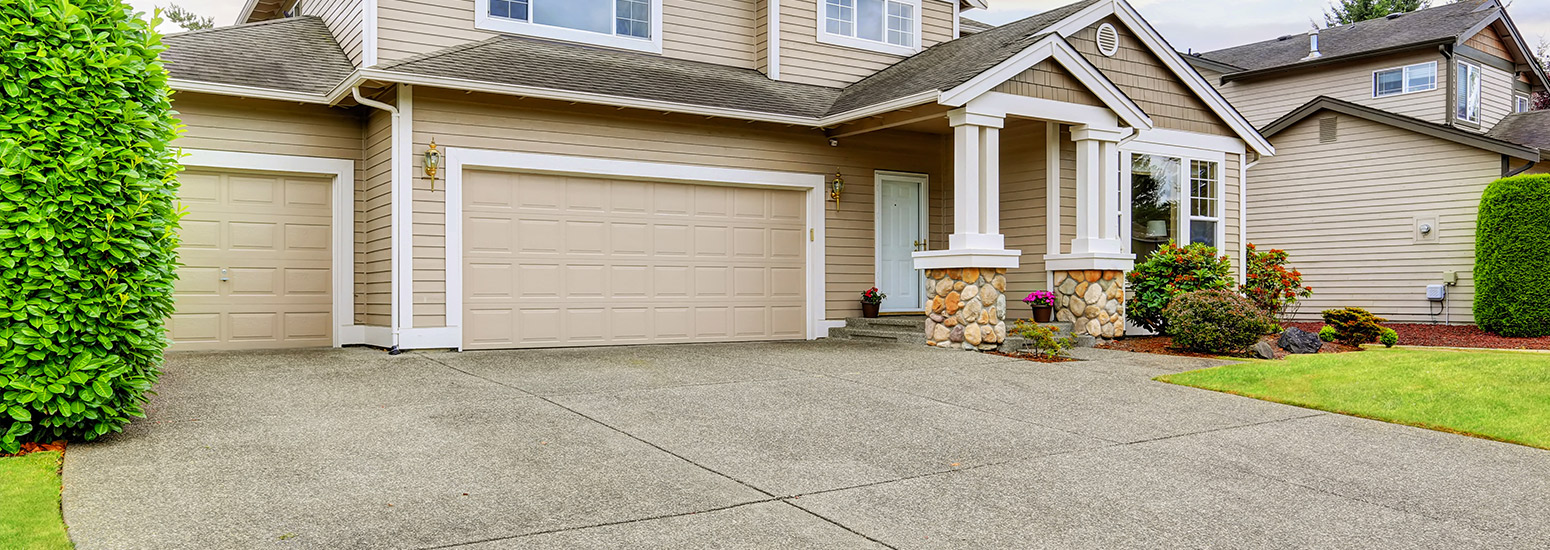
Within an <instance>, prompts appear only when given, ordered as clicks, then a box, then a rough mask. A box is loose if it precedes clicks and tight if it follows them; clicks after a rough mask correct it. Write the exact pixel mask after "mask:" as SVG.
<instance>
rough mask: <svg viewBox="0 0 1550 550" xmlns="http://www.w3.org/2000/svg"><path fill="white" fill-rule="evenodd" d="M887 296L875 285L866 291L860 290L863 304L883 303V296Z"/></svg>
mask: <svg viewBox="0 0 1550 550" xmlns="http://www.w3.org/2000/svg"><path fill="white" fill-rule="evenodd" d="M887 297H888V295H887V294H883V291H881V290H878V289H877V287H875V286H874V287H872V288H869V289H867V291H866V292H862V293H861V303H863V304H881V303H883V298H887Z"/></svg>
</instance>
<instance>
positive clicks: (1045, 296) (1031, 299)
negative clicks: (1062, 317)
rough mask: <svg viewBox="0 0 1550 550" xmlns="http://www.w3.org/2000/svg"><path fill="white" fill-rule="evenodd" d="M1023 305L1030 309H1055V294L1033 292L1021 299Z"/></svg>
mask: <svg viewBox="0 0 1550 550" xmlns="http://www.w3.org/2000/svg"><path fill="white" fill-rule="evenodd" d="M1023 303H1025V304H1028V305H1029V306H1032V307H1055V293H1053V292H1045V291H1042V290H1035V291H1033V292H1029V293H1028V297H1027V298H1023Z"/></svg>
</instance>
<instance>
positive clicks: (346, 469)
mask: <svg viewBox="0 0 1550 550" xmlns="http://www.w3.org/2000/svg"><path fill="white" fill-rule="evenodd" d="M1080 353H1082V354H1083V356H1084V357H1085V358H1086V359H1089V360H1088V361H1084V362H1079V363H1065V364H1054V365H1050V364H1040V363H1031V362H1026V361H1017V360H1010V359H1004V358H1000V357H995V356H987V355H977V354H967V353H961V352H949V351H937V350H931V349H928V348H924V347H919V348H917V347H904V346H898V347H878V346H868V345H858V344H851V343H843V342H816V343H778V344H757V345H708V346H672V347H643V348H613V349H595V350H558V351H525V352H485V353H464V354H455V353H428V354H407V355H403V356H398V357H389V356H387V355H385V354H383V353H380V352H376V351H368V350H333V351H314V352H291V353H232V354H184V355H175V356H173V357H171V358H170V359H169V364H168V366H167V370H166V374H165V376H164V377H163V379H162V382H161V384H160V386H159V387H158V391H159V395H157V396H156V397H155V399H154V401H153V402H152V403H151V405H150V411H149V418H148V419H146V420H144V421H141V422H137V423H135V424H133V425H132V426H130V427H129V428H128V430H127V431H126V433H124V434H122V435H119V436H116V437H113V438H110V439H108V440H105V441H101V442H98V443H94V444H87V445H74V446H71V447H70V450H69V452H68V455H67V458H66V461H65V478H64V481H65V495H64V513H65V520H66V523H67V524H68V525H69V526H70V533H71V536H72V538H74V540H75V542H76V544H77V546H78V548H80V549H81V550H97V549H117V550H123V549H137V548H148V549H149V548H155V549H173V548H199V549H206V548H469V549H480V550H488V549H504V548H675V549H679V548H1116V547H1144V548H1157V547H1207V546H1214V547H1232V548H1256V547H1257V548H1288V547H1326V548H1334V547H1340V548H1351V547H1373V548H1470V547H1478V548H1484V547H1491V548H1508V547H1521V548H1532V547H1540V548H1542V547H1543V545H1544V543H1545V541H1547V540H1550V452H1544V451H1539V450H1534V449H1530V448H1526V447H1519V446H1515V445H1508V444H1503V443H1494V442H1490V441H1484V440H1479V439H1472V438H1467V437H1461V436H1455V435H1449V434H1444V433H1439V432H1433V431H1427V430H1421V429H1416V428H1408V427H1403V426H1395V425H1390V424H1384V423H1380V422H1372V421H1367V420H1360V419H1355V418H1350V417H1344V416H1338V415H1331V414H1324V413H1319V412H1317V411H1310V410H1305V409H1299V408H1295V407H1288V406H1282V405H1276V404H1271V403H1265V402H1260V401H1255V400H1252V399H1245V398H1239V397H1234V396H1230V395H1223V394H1217V393H1212V392H1207V391H1202V390H1196V389H1190V388H1184V387H1178V386H1171V385H1167V384H1163V383H1159V382H1153V381H1151V380H1150V378H1151V377H1153V376H1157V375H1159V374H1164V373H1167V372H1175V371H1181V370H1190V369H1195V368H1202V367H1206V366H1211V365H1212V364H1213V362H1212V361H1210V360H1195V359H1181V358H1170V357H1160V356H1150V355H1132V354H1125V353H1120V352H1110V351H1101V350H1082V351H1081V352H1080Z"/></svg>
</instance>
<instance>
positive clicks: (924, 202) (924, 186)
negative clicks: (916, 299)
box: [872, 170, 931, 313]
mask: <svg viewBox="0 0 1550 550" xmlns="http://www.w3.org/2000/svg"><path fill="white" fill-rule="evenodd" d="M884 178H890V179H895V180H903V181H910V182H914V183H915V184H916V185H919V186H920V229H919V232H920V240H922V241H927V242H930V240H931V228H930V227H929V225H930V223H929V222H930V221H931V212H930V205H931V176H929V175H927V174H920V173H916V172H894V171H891V170H876V171H874V172H873V173H872V213H873V215H872V218H873V224H872V234H873V235H882V234H883V217H882V215H881V214H882V211H883V191H882V187H883V179H884ZM872 244H873V246H872V273H873V275H874V276H875V277H874V278H873V281H872V286H873V287H876V288H882V286H881V284H882V282H883V281H882V271H883V240H882V239H881V238H877V239H873V243H872ZM929 249H930V247H929V245H928V246H927V250H929ZM916 275H917V276H919V277H920V282H919V283H917V285H916V286H917V287H919V286H920V285H923V284H925V272H924V271H920V270H916ZM921 301H922V302H924V301H925V298H924V297H922V298H921ZM924 307H925V304H924V303H922V304H920V307H913V308H910V307H906V308H889V307H885V308H882V309H881V310H880V311H883V312H885V313H900V312H916V313H918V312H920V311H921V310H922V309H923V308H924Z"/></svg>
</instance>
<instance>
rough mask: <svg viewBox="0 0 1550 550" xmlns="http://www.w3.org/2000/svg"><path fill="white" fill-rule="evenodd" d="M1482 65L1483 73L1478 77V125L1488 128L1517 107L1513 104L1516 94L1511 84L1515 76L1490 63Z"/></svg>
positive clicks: (1492, 126)
mask: <svg viewBox="0 0 1550 550" xmlns="http://www.w3.org/2000/svg"><path fill="white" fill-rule="evenodd" d="M1482 67H1483V68H1484V69H1485V73H1484V74H1483V75H1481V78H1480V91H1481V94H1480V123H1481V124H1480V127H1481V128H1483V129H1485V130H1490V129H1491V128H1495V127H1496V125H1497V124H1499V123H1501V121H1502V119H1504V118H1507V115H1510V114H1512V112H1513V109H1515V108H1516V107H1517V106H1516V105H1514V104H1513V102H1514V101H1515V100H1514V99H1513V98H1514V96H1515V95H1517V94H1516V93H1515V92H1514V91H1513V84H1512V82H1513V80H1514V79H1515V78H1516V76H1514V75H1513V74H1512V73H1509V72H1507V71H1503V70H1501V69H1498V68H1496V67H1492V66H1490V65H1482Z"/></svg>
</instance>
